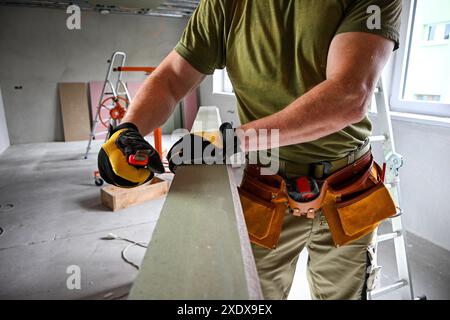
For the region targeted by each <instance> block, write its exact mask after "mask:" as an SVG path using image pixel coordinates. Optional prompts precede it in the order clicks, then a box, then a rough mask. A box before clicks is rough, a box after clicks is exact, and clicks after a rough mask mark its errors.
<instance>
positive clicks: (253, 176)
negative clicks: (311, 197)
mask: <svg viewBox="0 0 450 320" xmlns="http://www.w3.org/2000/svg"><path fill="white" fill-rule="evenodd" d="M238 190H239V195H240V199H241V204H242V209H243V212H244V217H245V222H246V224H247V229H248V233H249V237H250V241H251V242H252V243H254V244H256V245H259V246H261V247H264V248H267V249H275V248H276V246H277V244H278V240H279V238H280V233H281V227H282V225H283V220H284V215H285V211H286V208H287V196H286V191H285V190H286V186H285V184H284V180H283V178H282V177H280V176H278V175H271V176H263V175H260V173H259V169H258V168H257V167H253V166H252V167H250V166H248V167H247V168H246V169H245V171H244V177H243V179H242V183H241V186H240V187H239V188H238Z"/></svg>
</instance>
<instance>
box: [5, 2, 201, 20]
mask: <svg viewBox="0 0 450 320" xmlns="http://www.w3.org/2000/svg"><path fill="white" fill-rule="evenodd" d="M199 2H200V0H71V1H68V0H66V1H64V0H59V1H58V0H53V1H51V0H40V1H39V0H15V1H9V0H6V1H1V2H0V6H15V7H32V8H53V9H64V10H65V9H66V8H67V7H68V6H69V5H71V4H76V5H78V6H79V7H80V8H81V10H84V11H95V12H98V13H101V14H110V13H111V14H136V15H144V16H164V17H175V18H182V17H189V16H190V15H191V14H192V12H193V11H194V10H195V8H196V7H197V6H198V3H199Z"/></svg>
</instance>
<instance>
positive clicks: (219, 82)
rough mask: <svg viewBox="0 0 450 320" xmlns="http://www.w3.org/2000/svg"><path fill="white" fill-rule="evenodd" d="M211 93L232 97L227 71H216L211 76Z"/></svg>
mask: <svg viewBox="0 0 450 320" xmlns="http://www.w3.org/2000/svg"><path fill="white" fill-rule="evenodd" d="M213 93H219V94H227V95H234V89H233V85H232V84H231V81H230V78H229V77H228V72H227V69H226V68H225V69H223V70H216V71H215V72H214V75H213Z"/></svg>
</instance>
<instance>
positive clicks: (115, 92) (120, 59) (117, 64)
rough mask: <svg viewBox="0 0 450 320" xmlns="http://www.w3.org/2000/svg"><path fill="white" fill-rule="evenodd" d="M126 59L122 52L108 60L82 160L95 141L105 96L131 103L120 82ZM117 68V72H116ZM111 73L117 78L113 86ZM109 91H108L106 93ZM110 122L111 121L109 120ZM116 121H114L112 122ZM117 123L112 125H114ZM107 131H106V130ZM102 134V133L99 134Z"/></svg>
mask: <svg viewBox="0 0 450 320" xmlns="http://www.w3.org/2000/svg"><path fill="white" fill-rule="evenodd" d="M126 59H127V55H126V54H125V53H124V52H120V51H116V52H114V53H113V55H112V56H111V59H109V60H108V63H109V66H108V71H107V72H106V78H105V82H104V83H103V89H102V93H101V95H100V99H99V100H98V106H97V110H96V112H95V117H94V119H93V120H92V125H91V133H90V134H89V142H88V145H87V147H86V153H85V154H84V159H87V158H88V154H89V151H90V150H91V144H92V140H94V139H95V135H96V130H97V125H98V122H99V117H100V112H101V108H102V102H103V99H104V98H105V96H112V97H114V99H118V98H119V97H121V96H125V98H126V100H127V101H128V103H130V102H131V97H130V93H129V92H128V88H127V86H126V85H125V82H123V80H122V68H123V67H124V66H125V62H126ZM116 68H117V70H116ZM113 71H117V78H116V79H115V84H113V82H114V80H112V79H111V75H112V72H113ZM107 90H110V91H107ZM111 120H112V119H111ZM112 121H116V120H112ZM116 124H117V123H113V125H116ZM106 130H108V129H106ZM101 133H104V132H101Z"/></svg>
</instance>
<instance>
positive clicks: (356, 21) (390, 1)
mask: <svg viewBox="0 0 450 320" xmlns="http://www.w3.org/2000/svg"><path fill="white" fill-rule="evenodd" d="M401 2H402V0H354V1H353V2H352V3H351V4H350V5H349V7H348V8H347V9H346V12H345V16H344V19H343V20H342V22H341V24H340V26H339V28H338V30H337V32H336V34H339V33H344V32H367V33H372V34H378V35H381V36H383V37H385V38H387V39H390V40H392V41H394V42H395V47H394V50H397V49H398V48H399V43H400V39H399V38H400V36H399V33H400V16H401V11H402V3H401Z"/></svg>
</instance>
